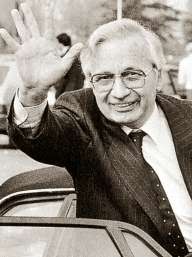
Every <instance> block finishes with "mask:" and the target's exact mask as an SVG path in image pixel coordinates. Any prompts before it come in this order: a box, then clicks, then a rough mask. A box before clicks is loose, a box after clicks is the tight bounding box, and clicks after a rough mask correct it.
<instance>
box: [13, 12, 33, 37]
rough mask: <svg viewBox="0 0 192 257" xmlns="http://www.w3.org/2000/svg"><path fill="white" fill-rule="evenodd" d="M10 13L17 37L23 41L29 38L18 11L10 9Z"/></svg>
mask: <svg viewBox="0 0 192 257" xmlns="http://www.w3.org/2000/svg"><path fill="white" fill-rule="evenodd" d="M11 15H12V17H13V20H14V23H15V26H16V29H17V32H18V34H19V37H20V38H21V41H22V42H25V41H27V40H29V38H30V35H29V33H28V31H27V29H26V27H25V25H24V23H23V20H22V18H21V15H20V13H19V12H18V10H16V9H13V10H12V11H11Z"/></svg>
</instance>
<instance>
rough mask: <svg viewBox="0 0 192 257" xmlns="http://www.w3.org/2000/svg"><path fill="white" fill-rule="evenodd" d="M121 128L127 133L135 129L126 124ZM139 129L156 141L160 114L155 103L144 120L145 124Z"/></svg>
mask: <svg viewBox="0 0 192 257" xmlns="http://www.w3.org/2000/svg"><path fill="white" fill-rule="evenodd" d="M121 128H122V130H123V131H124V132H125V133H126V134H127V135H129V134H130V133H131V132H132V131H135V129H131V128H129V127H127V126H122V127H121ZM139 129H140V130H143V131H144V132H145V133H146V134H147V135H149V136H150V137H151V138H152V139H153V140H154V141H155V142H156V143H158V141H159V140H158V139H159V136H160V131H161V116H160V113H159V110H158V107H157V105H156V104H155V107H154V109H153V112H152V114H151V116H150V117H149V119H148V120H147V121H146V122H145V124H144V125H143V126H142V127H141V128H139Z"/></svg>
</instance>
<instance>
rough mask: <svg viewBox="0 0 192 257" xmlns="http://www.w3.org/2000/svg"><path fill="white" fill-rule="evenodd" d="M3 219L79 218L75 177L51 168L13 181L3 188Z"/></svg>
mask: <svg viewBox="0 0 192 257" xmlns="http://www.w3.org/2000/svg"><path fill="white" fill-rule="evenodd" d="M0 216H34V217H35V216H41V217H57V216H63V217H67V216H70V217H75V216H76V193H75V189H74V185H73V181H72V178H71V176H70V175H69V173H68V172H67V171H66V169H64V168H60V167H57V166H49V167H45V168H40V169H35V170H31V171H28V172H23V173H21V174H18V175H15V176H13V177H11V178H9V179H8V180H6V181H5V182H4V183H3V184H2V185H1V187H0Z"/></svg>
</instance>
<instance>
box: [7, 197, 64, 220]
mask: <svg viewBox="0 0 192 257" xmlns="http://www.w3.org/2000/svg"><path fill="white" fill-rule="evenodd" d="M62 203H63V201H62V200H60V201H55V202H53V201H50V202H37V203H27V204H21V205H17V206H15V207H13V208H12V209H10V210H9V211H8V212H6V213H5V214H4V216H28V217H57V215H58V212H59V209H60V208H61V206H62Z"/></svg>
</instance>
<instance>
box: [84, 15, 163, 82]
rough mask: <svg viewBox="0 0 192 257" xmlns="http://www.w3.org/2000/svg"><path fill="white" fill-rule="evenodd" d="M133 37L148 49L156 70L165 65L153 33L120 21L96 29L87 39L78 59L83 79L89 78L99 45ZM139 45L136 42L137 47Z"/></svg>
mask: <svg viewBox="0 0 192 257" xmlns="http://www.w3.org/2000/svg"><path fill="white" fill-rule="evenodd" d="M133 35H140V36H141V37H142V38H143V41H142V43H143V44H145V45H146V46H147V47H148V50H149V52H150V54H151V56H150V57H151V59H152V62H153V63H154V65H155V66H156V67H157V69H158V70H161V69H162V68H163V66H164V64H165V57H164V53H163V48H162V45H161V42H160V39H159V38H158V36H157V35H156V34H154V33H153V32H151V31H149V30H147V29H145V28H144V27H143V26H142V25H140V24H139V23H138V22H136V21H134V20H131V19H121V20H115V21H112V22H109V23H106V24H104V25H102V26H100V27H98V28H97V29H96V30H95V31H94V32H93V33H92V34H91V36H90V37H89V40H88V42H87V45H86V46H85V47H84V49H83V50H82V52H81V55H80V59H81V64H82V68H83V71H84V73H85V77H86V78H88V77H90V76H91V74H90V67H91V63H92V62H93V61H94V59H95V58H96V57H97V55H96V49H97V48H98V47H99V45H101V44H103V43H104V42H106V41H109V40H112V39H126V38H127V37H131V36H133ZM139 44H141V43H140V42H138V45H139Z"/></svg>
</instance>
